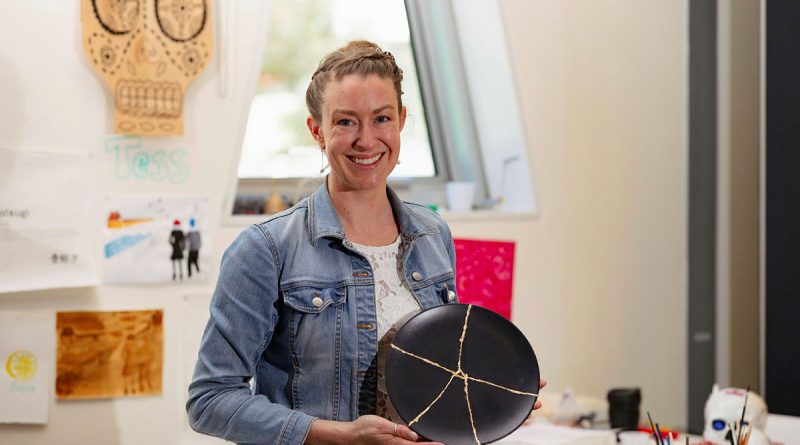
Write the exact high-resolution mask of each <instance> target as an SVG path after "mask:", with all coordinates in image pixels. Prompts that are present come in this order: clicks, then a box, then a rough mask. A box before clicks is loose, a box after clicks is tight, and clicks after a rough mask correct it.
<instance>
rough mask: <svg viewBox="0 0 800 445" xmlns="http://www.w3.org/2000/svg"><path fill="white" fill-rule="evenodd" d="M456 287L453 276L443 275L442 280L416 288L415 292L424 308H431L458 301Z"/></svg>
mask: <svg viewBox="0 0 800 445" xmlns="http://www.w3.org/2000/svg"><path fill="white" fill-rule="evenodd" d="M455 287H456V285H455V280H453V278H448V277H443V279H442V280H440V281H436V282H434V283H431V284H429V285H427V286H422V287H419V288H417V289H414V294H415V295H416V296H417V298H418V299H419V302H420V304H421V305H422V307H423V309H429V308H431V307H434V306H440V305H442V304H451V303H458V296H457V295H456V293H455Z"/></svg>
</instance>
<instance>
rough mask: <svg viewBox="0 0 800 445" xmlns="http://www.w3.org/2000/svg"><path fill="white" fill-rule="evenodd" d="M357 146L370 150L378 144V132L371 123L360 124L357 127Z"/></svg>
mask: <svg viewBox="0 0 800 445" xmlns="http://www.w3.org/2000/svg"><path fill="white" fill-rule="evenodd" d="M355 145H356V147H357V148H361V149H364V150H372V149H373V148H375V147H376V146H377V145H378V133H377V131H375V129H374V128H372V126H371V125H362V126H361V127H360V128H359V129H358V138H357V139H356V143H355Z"/></svg>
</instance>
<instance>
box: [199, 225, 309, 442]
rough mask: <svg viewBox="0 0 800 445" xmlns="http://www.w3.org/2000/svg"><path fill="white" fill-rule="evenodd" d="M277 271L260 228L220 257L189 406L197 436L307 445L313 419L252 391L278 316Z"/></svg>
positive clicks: (269, 241) (253, 228)
mask: <svg viewBox="0 0 800 445" xmlns="http://www.w3.org/2000/svg"><path fill="white" fill-rule="evenodd" d="M278 264H280V263H279V259H278V255H277V250H276V248H275V246H274V243H273V242H272V239H271V238H270V235H269V232H267V231H265V229H262V227H259V226H251V227H249V228H248V229H246V230H245V231H243V232H242V233H241V234H240V235H239V237H238V238H237V239H236V240H235V241H234V242H233V244H231V246H230V247H229V248H228V249H227V250H226V252H225V254H224V255H223V258H222V266H221V268H220V273H219V279H218V281H217V287H216V290H215V291H214V296H213V298H212V300H211V308H210V318H209V321H208V324H207V325H206V329H205V332H204V334H203V340H202V342H201V344H200V351H199V353H198V358H197V364H196V366H195V370H194V377H193V378H192V383H191V384H190V385H189V399H188V401H187V403H186V412H187V414H188V417H189V423H190V425H191V427H192V429H194V430H195V431H198V432H200V433H204V434H209V435H212V436H217V437H221V438H223V439H225V440H229V441H232V442H236V443H240V444H259V445H260V444H265V445H266V444H270V445H272V444H275V445H300V444H302V443H303V442H304V441H305V438H306V435H307V434H308V430H309V428H310V426H311V422H312V421H313V420H314V418H313V417H311V416H309V415H307V414H305V413H302V412H300V411H296V410H292V409H289V408H287V407H285V406H282V405H279V404H276V403H272V402H271V401H270V400H269V399H267V397H265V396H264V395H260V394H253V393H252V390H251V388H250V384H249V382H250V380H251V378H252V377H253V376H254V375H255V372H256V364H257V363H258V359H259V357H260V356H261V354H262V352H263V351H264V349H265V348H266V346H267V345H268V344H269V342H270V340H271V338H272V334H273V330H274V327H275V323H276V321H277V317H278V314H277V310H276V307H275V302H276V301H277V299H278Z"/></svg>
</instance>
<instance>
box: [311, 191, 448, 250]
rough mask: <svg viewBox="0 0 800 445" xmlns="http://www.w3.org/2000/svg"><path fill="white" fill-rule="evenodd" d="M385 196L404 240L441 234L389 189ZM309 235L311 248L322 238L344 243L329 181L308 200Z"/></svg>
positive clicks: (342, 229) (342, 230)
mask: <svg viewBox="0 0 800 445" xmlns="http://www.w3.org/2000/svg"><path fill="white" fill-rule="evenodd" d="M386 195H387V196H388V197H389V204H391V206H392V211H393V212H394V214H395V216H396V217H397V221H398V222H399V224H400V234H401V235H402V236H403V239H404V240H412V239H414V238H416V237H418V236H420V235H432V234H436V233H439V230H438V229H437V228H436V227H434V226H432V225H431V224H430V223H429V222H427V221H425V220H424V219H423V218H422V217H420V215H419V214H418V213H417V212H416V211H415V210H414V209H412V208H410V207H409V206H407V205H406V204H405V203H404V202H403V201H401V200H400V198H399V197H398V196H397V194H396V193H395V192H394V190H392V189H391V188H390V187H389V186H388V185H387V186H386ZM308 233H309V236H310V237H311V244H316V242H317V240H318V239H319V238H324V237H333V238H338V239H342V240H343V239H344V228H343V227H342V223H341V221H339V215H337V214H336V208H335V207H334V206H333V201H331V196H330V194H329V193H328V181H327V177H326V179H325V182H324V183H323V184H322V185H321V186H320V187H319V188H318V189H317V190H316V191H315V192H314V193H312V194H311V196H309V198H308Z"/></svg>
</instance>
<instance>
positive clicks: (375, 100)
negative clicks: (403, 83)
mask: <svg viewBox="0 0 800 445" xmlns="http://www.w3.org/2000/svg"><path fill="white" fill-rule="evenodd" d="M387 105H389V106H391V107H392V109H394V110H395V111H396V110H397V93H396V92H395V89H394V84H393V83H392V80H391V79H389V78H385V77H379V76H377V75H368V76H361V75H360V74H348V75H346V76H344V77H343V78H342V79H341V80H338V81H337V80H332V81H330V82H328V84H327V85H326V86H325V95H324V105H323V106H324V107H325V108H327V109H328V110H335V109H342V108H344V109H350V110H352V111H372V110H377V109H379V108H383V107H385V106H387Z"/></svg>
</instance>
